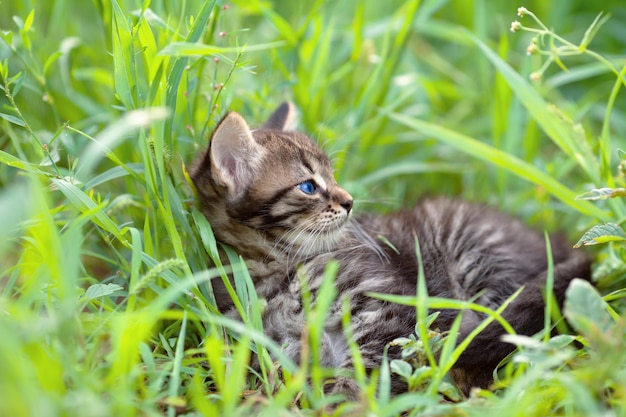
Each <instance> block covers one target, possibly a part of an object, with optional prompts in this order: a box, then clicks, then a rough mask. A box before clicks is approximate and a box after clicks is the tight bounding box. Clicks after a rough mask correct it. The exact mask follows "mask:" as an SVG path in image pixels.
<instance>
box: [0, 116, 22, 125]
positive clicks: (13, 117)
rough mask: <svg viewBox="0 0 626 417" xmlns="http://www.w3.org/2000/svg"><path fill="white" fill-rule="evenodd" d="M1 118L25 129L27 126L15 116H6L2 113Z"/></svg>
mask: <svg viewBox="0 0 626 417" xmlns="http://www.w3.org/2000/svg"><path fill="white" fill-rule="evenodd" d="M0 117H2V118H3V119H4V120H6V121H8V122H10V123H13V124H14V125H18V126H22V127H24V126H25V124H24V122H23V121H22V120H20V119H18V118H17V117H15V116H11V115H10V114H6V113H0Z"/></svg>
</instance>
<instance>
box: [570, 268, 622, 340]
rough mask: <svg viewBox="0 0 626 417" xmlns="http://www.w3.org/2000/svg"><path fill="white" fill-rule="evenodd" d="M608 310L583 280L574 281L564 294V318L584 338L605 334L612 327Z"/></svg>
mask: <svg viewBox="0 0 626 417" xmlns="http://www.w3.org/2000/svg"><path fill="white" fill-rule="evenodd" d="M608 308H609V306H608V304H607V303H606V302H605V301H604V300H603V299H602V297H601V296H600V294H599V293H598V291H597V290H596V289H595V288H594V287H593V286H592V285H591V284H590V283H589V282H587V281H585V280H582V279H578V278H576V279H574V280H573V281H572V283H571V284H570V286H569V288H568V289H567V292H566V293H565V308H564V313H565V317H566V318H567V320H568V322H569V324H570V325H571V326H572V327H573V328H574V329H575V330H576V331H577V332H579V333H580V334H581V335H583V336H585V337H589V336H593V335H597V334H598V333H605V332H607V331H608V330H610V329H611V327H613V325H614V321H613V319H612V318H611V315H610V314H609V312H608Z"/></svg>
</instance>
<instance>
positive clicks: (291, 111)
mask: <svg viewBox="0 0 626 417" xmlns="http://www.w3.org/2000/svg"><path fill="white" fill-rule="evenodd" d="M263 127H264V128H267V129H278V130H287V131H291V130H296V128H297V127H298V112H297V111H296V106H294V105H293V103H292V102H290V101H285V102H284V103H283V104H281V105H280V106H278V108H277V109H276V110H275V111H274V113H272V115H271V116H270V118H269V119H267V122H265V124H264V125H263Z"/></svg>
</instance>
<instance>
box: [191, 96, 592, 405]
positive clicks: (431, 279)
mask: <svg viewBox="0 0 626 417" xmlns="http://www.w3.org/2000/svg"><path fill="white" fill-rule="evenodd" d="M294 119H295V117H294V111H293V106H292V105H291V104H289V103H285V104H283V105H282V106H281V107H279V109H278V110H277V111H276V112H275V113H274V114H273V115H272V116H271V117H270V119H269V120H268V122H267V123H266V125H265V126H263V127H261V128H260V129H256V130H251V129H250V128H249V127H248V125H247V124H246V122H245V121H244V120H243V119H242V118H241V116H239V115H238V114H236V113H229V114H228V115H226V117H225V118H224V119H223V120H222V121H221V122H220V124H219V125H218V127H217V129H216V131H215V132H214V134H213V136H212V139H211V144H210V147H209V149H208V150H207V151H206V152H205V153H204V154H203V155H202V156H201V157H200V158H199V160H198V161H197V163H196V164H195V166H194V168H193V169H192V171H191V176H192V179H193V181H194V183H195V184H196V186H197V189H198V192H199V196H200V202H201V206H202V210H203V212H204V214H205V215H206V217H207V218H208V220H209V222H210V223H211V225H212V227H213V229H214V233H215V235H216V236H217V238H218V239H219V240H220V241H222V242H224V243H227V244H229V245H231V246H233V247H234V248H236V249H237V251H238V252H239V253H240V254H241V255H242V256H243V257H244V259H246V261H247V264H248V268H249V270H250V273H251V276H252V279H253V281H254V283H255V286H256V290H257V293H258V295H259V296H260V297H262V298H265V299H266V300H267V307H266V309H265V311H264V316H263V322H264V328H265V331H266V332H267V334H268V335H269V336H271V337H272V338H273V339H274V340H276V341H277V342H278V343H279V344H280V345H282V346H284V349H285V352H286V353H287V354H288V355H289V356H291V357H292V358H293V359H295V360H299V355H300V351H301V349H300V343H301V339H302V338H301V336H302V330H303V328H304V317H303V310H302V303H301V294H300V288H299V283H298V282H299V281H298V280H297V278H296V268H297V267H298V266H301V270H300V271H301V273H303V274H304V275H305V276H306V277H307V279H308V282H307V286H308V287H309V288H310V289H311V291H312V293H313V294H315V293H316V291H317V289H318V288H319V286H320V285H321V280H322V276H323V271H324V268H325V266H326V264H327V263H328V262H329V261H331V260H337V261H338V262H339V265H340V269H339V272H338V275H337V277H336V288H337V290H338V292H339V297H338V298H337V301H336V303H335V305H333V306H332V308H331V312H330V314H329V316H328V319H327V322H326V325H325V329H324V340H323V346H322V361H323V364H324V365H326V366H329V367H333V368H343V369H350V367H351V355H350V352H349V350H348V347H347V342H346V340H345V338H344V332H343V328H342V325H341V312H340V310H341V301H342V300H344V299H345V298H347V299H348V300H349V301H350V307H351V313H352V318H353V321H352V327H353V332H354V339H355V341H356V342H357V344H358V345H359V348H360V350H361V354H362V356H363V360H364V362H365V365H366V367H367V368H368V369H375V368H377V367H379V366H380V362H381V358H382V353H383V351H384V348H385V347H386V346H387V345H388V343H389V342H391V341H392V340H394V339H395V338H398V337H401V336H407V335H409V334H410V333H412V332H413V331H414V329H415V309H414V308H411V307H407V306H401V305H396V304H391V303H387V302H383V301H380V300H377V299H374V298H371V297H368V296H367V294H368V293H371V292H383V293H390V294H402V295H414V294H415V292H416V281H417V265H418V262H417V257H416V254H415V244H414V242H415V240H414V239H415V237H417V238H418V239H419V242H420V248H421V253H422V258H423V268H424V272H425V276H426V280H427V286H428V291H429V294H430V295H431V296H437V297H449V298H455V299H460V300H469V299H473V298H474V297H476V296H478V302H479V303H481V304H483V305H485V306H488V307H490V308H492V309H495V308H497V307H498V306H499V305H500V304H501V303H502V302H503V301H504V300H505V299H507V298H508V297H509V296H510V295H511V294H513V293H514V292H515V291H516V290H517V289H519V288H520V287H521V286H524V288H525V289H524V290H523V291H522V293H521V295H520V296H519V297H518V298H517V299H516V300H515V301H514V302H513V303H512V304H511V305H510V306H509V307H508V308H507V309H506V310H505V312H504V317H505V318H506V319H507V320H508V321H509V323H510V324H511V325H512V326H513V327H514V328H515V329H516V331H517V332H518V333H520V334H526V335H532V334H534V333H536V332H538V331H540V330H541V329H542V327H543V309H544V307H543V296H542V288H543V286H544V283H545V278H546V270H547V260H546V254H545V253H546V250H545V242H544V237H543V235H541V234H539V233H536V232H534V231H532V230H530V229H528V228H526V227H525V226H524V225H523V224H522V223H520V222H519V221H518V220H515V219H513V218H510V217H508V216H506V215H504V214H502V213H499V212H497V211H495V210H492V209H489V208H486V207H482V206H478V205H473V204H470V203H467V202H464V201H457V200H449V199H428V200H424V201H422V202H421V203H419V204H418V205H417V206H416V207H415V208H413V209H412V210H405V211H401V212H398V213H393V214H389V215H386V216H376V215H368V214H364V215H362V216H360V217H358V218H354V217H353V216H352V197H351V196H350V195H349V194H348V193H347V192H346V191H345V190H343V189H342V188H340V187H339V186H338V185H337V183H336V181H335V179H334V177H333V171H332V167H331V164H330V162H329V160H328V158H327V157H326V155H325V154H324V153H323V152H322V151H321V150H320V148H319V147H318V146H317V144H316V143H315V142H314V141H313V140H312V139H310V138H309V137H308V136H306V135H304V134H302V133H299V132H295V131H291V130H290V129H291V128H292V127H293V124H294ZM307 182H311V183H312V184H313V188H314V192H311V193H308V192H306V191H310V187H308V185H303V184H304V183H307ZM379 236H384V237H385V238H386V239H387V240H388V241H389V242H390V243H391V245H392V246H393V248H392V247H391V246H389V245H379V244H378V243H377V241H378V237H379ZM551 247H552V252H553V258H554V292H555V295H556V298H557V300H558V302H559V303H562V302H563V297H564V293H565V289H566V288H567V286H568V284H569V282H570V280H571V279H572V278H574V277H581V278H589V275H590V270H589V259H588V258H587V257H586V256H585V255H584V254H583V253H581V252H577V251H573V250H571V249H570V248H569V247H568V246H567V244H566V243H565V242H563V241H561V240H558V239H553V240H552V241H551ZM215 291H216V293H217V294H218V297H217V298H218V303H219V307H220V308H221V309H222V310H223V311H225V312H226V313H229V312H230V313H229V314H232V313H233V312H232V311H231V310H232V302H231V301H230V300H229V297H228V295H227V294H226V292H225V290H224V289H223V288H220V287H216V288H215ZM456 313H457V312H456V311H442V312H441V313H440V316H439V318H438V321H437V323H436V325H437V326H438V327H439V328H440V329H442V330H446V329H448V328H449V327H450V325H451V324H452V321H453V320H454V318H455V316H456ZM481 320H482V317H479V316H478V315H477V314H475V313H472V312H465V313H464V316H463V321H462V328H461V333H462V336H464V335H467V334H468V333H469V332H471V331H472V329H473V328H474V327H475V326H476V325H477V324H479V323H480V321H481ZM502 334H503V329H502V328H501V327H500V326H499V325H497V324H492V325H490V326H488V327H487V328H486V329H485V330H484V331H483V332H482V333H481V334H480V335H479V336H478V337H477V338H476V339H474V341H473V342H472V343H471V344H470V345H469V347H468V349H467V350H466V351H465V353H464V354H463V355H462V356H461V357H460V359H459V360H458V362H457V363H456V365H455V368H454V370H453V372H452V374H453V377H454V378H455V381H456V382H457V383H458V385H459V386H460V387H461V389H463V390H464V391H465V392H468V391H469V389H470V388H471V387H472V386H479V387H486V386H488V384H489V383H490V381H491V375H492V372H493V370H494V368H495V367H496V366H497V364H498V363H499V362H500V361H501V360H502V359H503V358H504V357H505V356H506V355H507V354H508V353H510V352H511V351H512V346H511V345H507V344H505V343H503V342H500V340H499V338H500V336H501V335H502ZM389 355H390V356H391V357H392V358H393V357H397V356H398V355H399V351H398V350H396V349H395V348H391V349H390V350H389ZM404 389H406V387H405V386H404V385H403V384H402V383H401V382H399V381H394V391H395V392H401V391H402V390H404ZM334 391H336V392H341V393H344V394H346V395H348V396H350V397H353V398H354V397H356V396H357V391H356V387H355V384H354V383H353V382H352V381H351V380H350V379H339V380H338V382H337V383H336V384H335V385H334Z"/></svg>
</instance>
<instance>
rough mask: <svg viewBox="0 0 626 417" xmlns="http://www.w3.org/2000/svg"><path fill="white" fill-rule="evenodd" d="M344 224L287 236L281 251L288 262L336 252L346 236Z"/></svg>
mask: <svg viewBox="0 0 626 417" xmlns="http://www.w3.org/2000/svg"><path fill="white" fill-rule="evenodd" d="M346 231H347V230H346V227H345V224H343V225H337V226H334V227H328V228H325V229H323V230H319V229H316V230H302V231H300V232H299V233H297V234H296V235H293V234H287V235H286V236H284V237H283V239H284V240H285V241H288V244H287V247H286V248H284V249H283V252H284V255H286V256H287V257H288V258H289V260H290V261H296V262H298V261H300V260H304V259H307V258H310V257H311V256H315V255H320V254H322V253H328V252H332V251H334V250H336V249H337V248H338V247H339V246H340V243H341V241H342V240H343V237H344V236H345V235H346Z"/></svg>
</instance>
